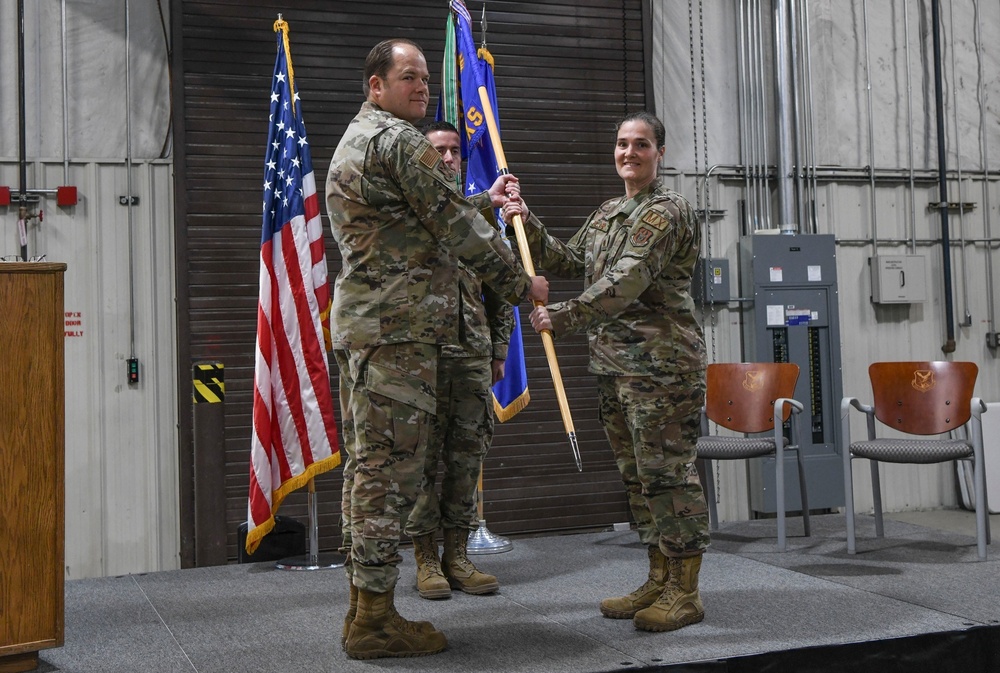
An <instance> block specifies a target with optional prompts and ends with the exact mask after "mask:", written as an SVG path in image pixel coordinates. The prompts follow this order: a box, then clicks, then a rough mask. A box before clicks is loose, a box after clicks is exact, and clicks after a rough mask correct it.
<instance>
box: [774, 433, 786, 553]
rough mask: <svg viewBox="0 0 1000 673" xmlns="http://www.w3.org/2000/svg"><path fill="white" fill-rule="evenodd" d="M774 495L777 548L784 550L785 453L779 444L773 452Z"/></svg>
mask: <svg viewBox="0 0 1000 673" xmlns="http://www.w3.org/2000/svg"><path fill="white" fill-rule="evenodd" d="M775 425H777V423H775ZM775 441H777V440H775ZM774 495H775V503H774V504H775V509H777V510H778V550H779V551H785V549H787V548H788V542H787V540H786V536H785V509H786V507H787V505H786V504H785V453H784V451H783V449H782V447H781V446H780V445H778V447H777V449H776V450H775V453H774Z"/></svg>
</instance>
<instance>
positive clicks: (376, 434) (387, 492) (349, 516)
mask: <svg viewBox="0 0 1000 673" xmlns="http://www.w3.org/2000/svg"><path fill="white" fill-rule="evenodd" d="M438 358H439V347H438V346H435V345H431V344H421V343H401V344H390V345H386V346H379V347H376V348H371V349H366V350H362V351H349V352H346V353H341V354H338V356H337V362H338V365H340V366H341V370H340V376H341V383H340V389H341V393H342V394H343V393H344V392H346V393H347V399H348V403H347V409H346V410H345V411H344V412H343V415H342V419H343V423H344V424H345V425H352V426H353V433H352V432H351V431H350V430H347V429H345V430H344V439H345V448H346V449H347V453H348V459H347V461H346V462H345V465H344V469H345V474H344V492H343V504H344V509H343V512H344V515H343V516H344V521H343V524H344V526H345V529H346V530H349V542H348V534H347V533H345V536H344V537H345V545H347V544H348V543H349V544H350V551H351V553H350V567H349V569H348V575H349V576H352V577H353V582H354V585H355V586H357V587H358V588H359V589H364V590H366V591H373V592H376V593H385V592H388V591H389V590H391V589H392V588H393V587H394V586H395V585H396V581H397V579H398V577H399V570H398V566H399V563H400V561H401V560H402V558H401V557H400V555H399V552H398V547H399V537H400V532H401V527H402V521H403V518H404V517H405V514H406V512H407V511H408V510H409V509H410V508H411V507H412V506H413V503H414V501H415V500H416V498H417V495H418V494H419V492H420V483H421V481H422V479H423V478H424V475H423V473H424V463H425V458H426V454H427V445H428V440H429V437H430V432H431V424H432V422H433V419H434V416H435V411H436V409H435V401H436V395H435V388H436V382H437V367H438ZM342 361H343V362H342ZM344 365H346V366H344ZM342 404H343V402H342ZM348 419H349V420H348ZM348 490H349V491H350V494H349V498H348ZM348 501H349V506H348Z"/></svg>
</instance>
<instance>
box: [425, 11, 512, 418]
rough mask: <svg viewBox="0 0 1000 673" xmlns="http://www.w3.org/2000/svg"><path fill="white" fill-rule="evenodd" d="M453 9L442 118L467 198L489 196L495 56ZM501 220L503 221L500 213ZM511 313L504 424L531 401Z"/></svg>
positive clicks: (499, 391)
mask: <svg viewBox="0 0 1000 673" xmlns="http://www.w3.org/2000/svg"><path fill="white" fill-rule="evenodd" d="M451 10H452V11H451V12H449V13H448V24H447V28H446V31H445V54H444V67H443V69H442V85H441V97H440V98H439V99H438V112H437V118H438V119H439V120H442V119H443V120H445V121H448V122H451V123H452V124H453V125H454V126H455V128H457V129H458V132H459V135H460V136H461V139H462V158H463V159H465V160H466V176H465V182H464V184H463V191H464V192H465V195H466V196H472V195H473V194H479V193H480V192H485V191H487V190H488V189H489V188H490V187H491V186H492V185H493V182H494V181H495V180H496V179H497V176H499V175H500V172H501V171H500V167H499V165H498V162H497V159H496V153H495V152H494V150H493V143H492V142H491V141H490V134H489V133H488V131H487V128H486V115H485V113H484V112H483V110H482V109H481V106H480V103H479V87H481V86H484V87H486V92H487V94H488V95H489V98H490V105H491V106H492V107H493V110H494V113H495V114H494V118H495V120H496V123H497V128H498V129H499V128H500V115H499V108H498V107H497V100H496V98H497V94H496V84H495V83H494V81H493V65H494V62H493V55H492V54H491V53H490V51H489V49H487V48H486V45H485V44H484V45H483V46H482V47H480V48H479V49H476V43H475V41H474V40H473V39H472V17H471V16H470V15H469V10H468V9H467V8H466V6H465V3H464V2H462V0H451ZM463 92H464V96H463ZM497 221H498V222H500V221H501V220H500V217H499V213H498V214H497ZM509 244H510V243H509V241H508V245H509ZM512 310H513V312H514V331H513V332H512V333H511V335H510V345H509V347H508V349H507V360H506V362H505V364H504V377H503V379H501V380H500V381H498V382H497V383H496V385H494V386H493V411H494V412H495V413H496V416H497V420H499V421H500V422H501V423H503V422H504V421H507V420H510V419H511V418H513V417H514V415H515V414H517V412H519V411H521V409H524V408H525V407H526V406H528V402H529V401H530V400H531V396H530V395H529V393H528V370H527V367H526V365H525V362H524V344H523V341H522V337H521V316H520V314H519V312H518V310H517V307H516V306H515V307H513V309H512Z"/></svg>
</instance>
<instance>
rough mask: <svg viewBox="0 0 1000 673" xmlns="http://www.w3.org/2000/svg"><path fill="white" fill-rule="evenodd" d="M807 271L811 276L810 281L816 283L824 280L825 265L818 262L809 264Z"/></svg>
mask: <svg viewBox="0 0 1000 673" xmlns="http://www.w3.org/2000/svg"><path fill="white" fill-rule="evenodd" d="M806 273H807V274H808V276H809V282H812V283H815V282H817V281H821V280H823V267H822V266H820V265H818V264H810V265H809V266H807V267H806Z"/></svg>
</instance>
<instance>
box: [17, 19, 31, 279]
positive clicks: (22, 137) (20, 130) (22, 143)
mask: <svg viewBox="0 0 1000 673" xmlns="http://www.w3.org/2000/svg"><path fill="white" fill-rule="evenodd" d="M24 69H25V66H24V0H17V113H18V123H17V151H18V179H19V181H20V186H19V188H18V202H19V204H20V211H19V212H20V215H19V217H20V220H21V221H20V223H19V224H20V227H24V228H27V226H28V224H27V213H26V211H25V208H26V207H27V204H28V143H27V139H26V132H27V129H26V125H27V117H26V116H25V112H24V99H25V91H24ZM18 233H19V235H20V236H21V259H22V260H24V261H25V262H27V261H28V245H27V243H26V240H27V239H26V238H25V235H24V232H23V230H22V231H19V232H18Z"/></svg>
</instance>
